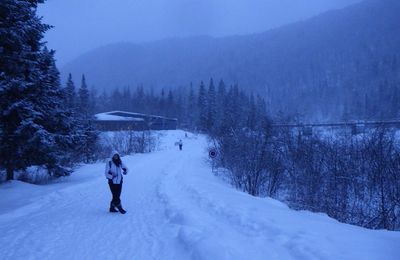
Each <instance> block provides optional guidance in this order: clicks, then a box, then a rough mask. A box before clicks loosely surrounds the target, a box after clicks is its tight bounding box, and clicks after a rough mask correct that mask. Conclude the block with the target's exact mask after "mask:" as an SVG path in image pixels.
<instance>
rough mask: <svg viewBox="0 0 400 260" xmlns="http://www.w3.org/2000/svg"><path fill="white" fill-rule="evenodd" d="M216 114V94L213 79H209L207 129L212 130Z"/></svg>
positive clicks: (211, 131)
mask: <svg viewBox="0 0 400 260" xmlns="http://www.w3.org/2000/svg"><path fill="white" fill-rule="evenodd" d="M216 116H217V96H216V92H215V86H214V81H213V79H211V80H210V85H209V86H208V93H207V129H208V130H209V131H210V133H213V132H214V129H215V123H216Z"/></svg>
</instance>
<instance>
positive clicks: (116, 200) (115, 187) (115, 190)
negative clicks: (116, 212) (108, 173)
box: [108, 180, 122, 207]
mask: <svg viewBox="0 0 400 260" xmlns="http://www.w3.org/2000/svg"><path fill="white" fill-rule="evenodd" d="M108 186H110V190H111V193H112V200H111V203H110V206H115V207H118V206H119V205H121V199H120V196H121V191H122V182H121V184H114V183H113V182H112V181H111V180H108Z"/></svg>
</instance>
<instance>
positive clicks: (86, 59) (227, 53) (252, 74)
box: [62, 0, 400, 115]
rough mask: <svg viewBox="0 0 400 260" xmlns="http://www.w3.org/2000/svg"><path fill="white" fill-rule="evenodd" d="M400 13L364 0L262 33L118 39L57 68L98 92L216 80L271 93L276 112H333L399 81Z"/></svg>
mask: <svg viewBox="0 0 400 260" xmlns="http://www.w3.org/2000/svg"><path fill="white" fill-rule="evenodd" d="M399 12H400V3H399V2H398V1H395V0H384V1H379V0H369V1H365V2H363V3H360V4H356V5H353V6H350V7H348V8H345V9H342V10H337V11H331V12H328V13H325V14H322V15H320V16H317V17H315V18H312V19H309V20H307V21H304V22H299V23H295V24H292V25H289V26H284V27H282V28H279V29H275V30H271V31H268V32H265V33H260V34H253V35H248V36H231V37H223V38H212V37H191V38H183V39H179V38H177V39H169V40H163V41H157V42H152V43H146V44H132V43H118V44H113V45H109V46H106V47H102V48H98V49H96V50H94V51H91V52H89V53H87V54H85V55H83V56H81V57H80V58H78V59H76V60H75V61H74V62H71V63H69V64H68V65H67V66H65V67H64V68H63V69H62V72H63V77H64V78H65V77H66V75H67V73H70V72H71V73H72V74H73V75H77V76H79V75H81V74H83V73H85V74H86V76H87V78H88V79H89V82H90V84H91V85H93V86H95V87H96V88H98V89H113V88H115V87H126V86H131V87H135V86H137V85H138V84H143V85H144V86H145V87H153V88H155V89H160V88H162V87H179V86H188V85H189V84H190V82H194V83H195V84H198V83H199V82H200V81H201V80H204V81H208V80H209V79H210V78H211V77H213V78H214V79H216V80H219V79H223V80H224V81H225V82H227V83H228V84H232V83H238V84H239V85H240V86H241V87H243V88H247V89H252V90H256V91H257V92H259V93H261V94H263V95H265V96H268V97H270V98H271V106H272V108H274V110H277V111H278V110H281V109H283V110H285V111H291V112H292V113H296V111H297V110H299V109H300V110H301V111H302V113H308V112H307V111H309V112H310V113H313V114H315V113H317V114H318V111H320V110H321V109H326V110H328V111H331V109H333V110H334V111H332V113H333V114H335V115H338V114H343V110H344V109H346V108H345V106H346V103H352V104H353V103H354V102H353V99H352V97H353V96H359V97H363V101H362V103H363V104H364V105H361V104H360V106H365V102H367V101H366V99H367V96H370V97H371V98H377V95H376V93H375V92H376V91H378V86H380V85H382V84H384V85H390V84H392V85H396V86H397V84H398V82H399V66H398V60H399V46H400V28H399V26H398V25H399V24H400V17H399V16H398V13H399ZM288 93H290V94H291V95H289V96H288ZM315 95H319V96H321V95H322V96H326V97H327V99H322V100H320V101H318V97H315ZM307 100H309V101H310V102H307ZM293 102H296V103H297V105H296V106H295V107H293V106H292V105H290V104H293ZM376 102H377V103H379V100H376ZM303 103H304V105H305V106H306V107H303V105H302V104H303ZM320 103H323V104H324V106H327V104H331V106H332V107H331V108H328V107H325V108H323V107H322V108H321V107H320ZM282 106H283V107H282ZM311 111H312V112H311ZM326 113H327V112H326V111H325V114H326ZM329 113H330V112H329Z"/></svg>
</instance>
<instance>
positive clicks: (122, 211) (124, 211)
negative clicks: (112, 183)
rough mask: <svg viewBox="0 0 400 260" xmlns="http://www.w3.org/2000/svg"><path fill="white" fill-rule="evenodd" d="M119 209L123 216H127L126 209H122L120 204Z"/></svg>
mask: <svg viewBox="0 0 400 260" xmlns="http://www.w3.org/2000/svg"><path fill="white" fill-rule="evenodd" d="M117 209H118V210H119V212H120V213H121V214H125V213H126V210H124V209H123V208H122V205H121V204H119V205H118V206H117Z"/></svg>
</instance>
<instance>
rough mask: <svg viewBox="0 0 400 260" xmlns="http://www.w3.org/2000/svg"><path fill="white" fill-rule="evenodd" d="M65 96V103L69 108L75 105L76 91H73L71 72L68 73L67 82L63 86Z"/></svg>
mask: <svg viewBox="0 0 400 260" xmlns="http://www.w3.org/2000/svg"><path fill="white" fill-rule="evenodd" d="M64 92H65V97H66V105H67V107H69V108H75V107H76V92H75V84H74V81H73V80H72V74H71V73H70V74H69V75H68V80H67V84H66V86H65V88H64Z"/></svg>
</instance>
